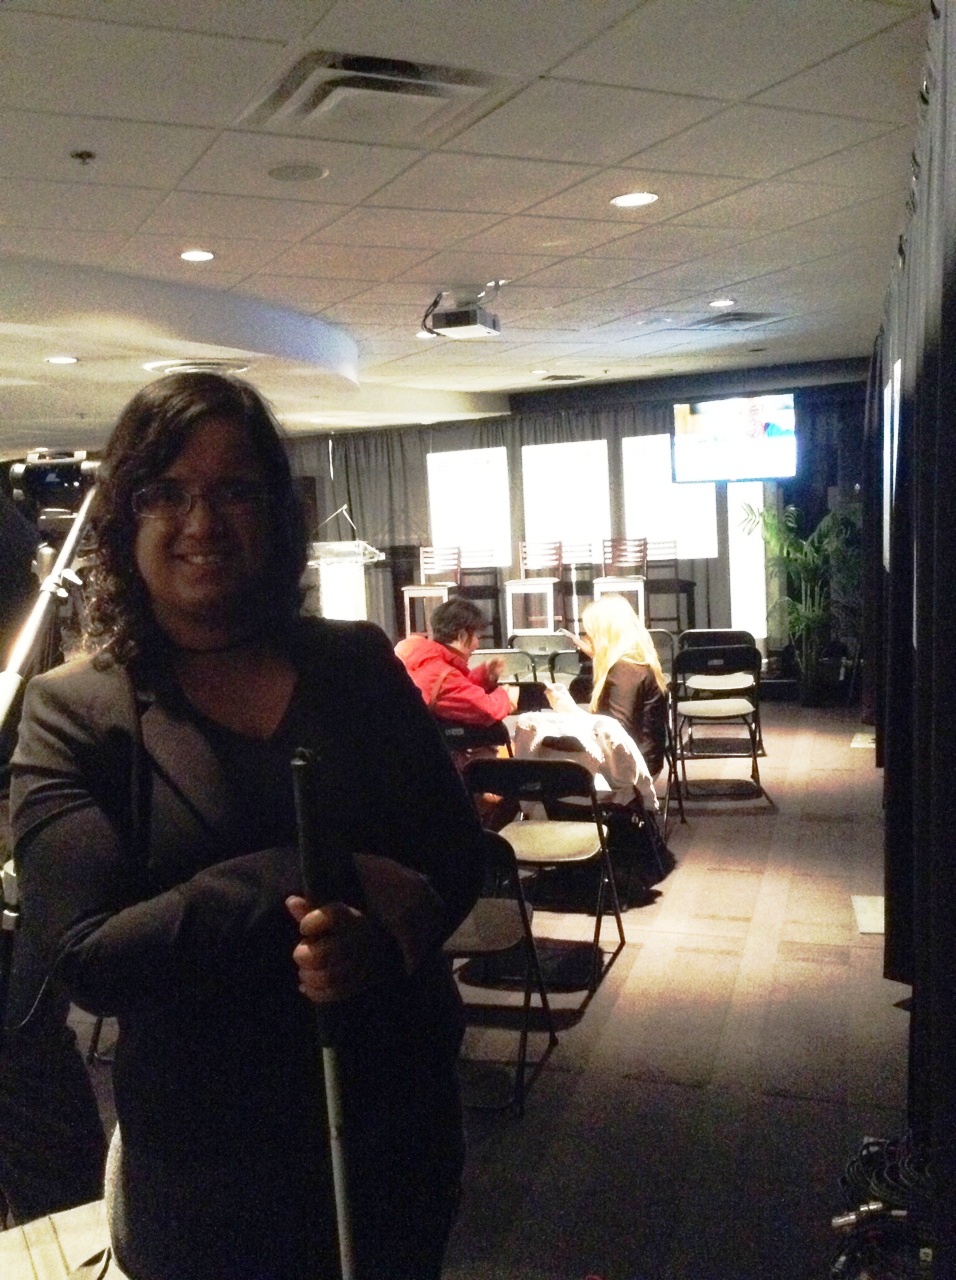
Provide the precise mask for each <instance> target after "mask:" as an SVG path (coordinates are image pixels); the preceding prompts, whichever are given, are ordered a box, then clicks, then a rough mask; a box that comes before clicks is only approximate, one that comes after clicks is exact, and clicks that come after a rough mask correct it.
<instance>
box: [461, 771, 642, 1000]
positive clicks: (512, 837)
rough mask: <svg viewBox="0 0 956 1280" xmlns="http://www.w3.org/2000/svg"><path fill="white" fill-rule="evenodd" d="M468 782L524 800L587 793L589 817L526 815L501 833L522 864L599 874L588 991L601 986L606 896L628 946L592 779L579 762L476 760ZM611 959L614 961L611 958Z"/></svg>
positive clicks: (553, 800) (550, 801) (547, 802)
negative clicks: (574, 868) (585, 868)
mask: <svg viewBox="0 0 956 1280" xmlns="http://www.w3.org/2000/svg"><path fill="white" fill-rule="evenodd" d="M464 777H465V782H466V784H467V786H468V788H469V790H470V791H471V792H472V793H489V792H490V793H492V794H494V795H498V796H502V797H505V798H511V799H514V800H517V801H519V802H521V803H534V804H541V805H543V806H544V810H545V813H547V812H548V809H549V807H550V806H552V805H554V804H557V803H560V802H561V801H563V800H569V799H574V798H576V797H581V798H584V799H585V800H586V801H587V805H586V808H585V810H584V812H585V813H586V815H587V817H586V818H583V817H582V820H580V821H570V822H565V821H559V820H553V819H551V818H548V817H545V818H529V817H524V818H521V819H519V820H517V821H515V822H509V823H508V824H507V826H505V827H502V829H501V834H502V835H503V836H504V837H505V839H506V840H507V841H508V843H509V844H510V845H511V847H512V848H513V849H514V852H515V857H516V858H517V860H518V865H519V866H521V867H529V868H530V867H534V868H538V869H545V868H549V869H552V868H556V867H568V866H576V865H586V864H591V865H593V866H594V869H595V872H596V878H597V893H596V896H595V907H594V938H593V962H592V966H591V981H590V990H591V991H594V990H595V989H596V987H597V983H598V979H599V978H600V976H601V973H602V972H603V964H602V962H603V956H602V952H601V925H602V923H603V918H604V913H605V909H606V901H607V898H608V897H609V898H610V902H611V909H612V911H613V914H614V919H615V921H616V923H617V931H618V937H619V939H620V946H619V947H618V948H617V950H615V952H614V955H613V956H612V957H611V960H613V959H614V956H616V955H617V954H618V951H620V949H621V948H622V947H623V946H624V943H625V937H624V922H623V920H622V918H621V904H620V902H619V900H618V896H617V888H616V886H615V883H614V875H613V869H612V866H611V860H610V855H609V854H608V847H607V836H606V832H605V829H604V824H603V822H602V820H601V809H600V805H599V803H598V798H597V794H596V792H595V789H594V780H593V778H592V776H591V774H590V773H589V772H588V770H587V769H586V768H585V767H584V765H581V764H572V763H569V762H567V761H562V760H517V759H515V760H474V761H471V762H470V763H469V764H467V765H466V766H465V770H464ZM609 963H610V962H609Z"/></svg>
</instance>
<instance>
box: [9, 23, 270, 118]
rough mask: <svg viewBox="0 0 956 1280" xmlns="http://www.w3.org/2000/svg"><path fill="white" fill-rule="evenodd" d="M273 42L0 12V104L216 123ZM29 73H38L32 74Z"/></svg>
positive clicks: (260, 67)
mask: <svg viewBox="0 0 956 1280" xmlns="http://www.w3.org/2000/svg"><path fill="white" fill-rule="evenodd" d="M283 56H284V55H283V49H282V45H280V44H274V43H265V42H262V41H256V40H242V39H234V38H231V37H226V36H213V35H204V34H198V33H195V32H184V31H170V30H166V31H162V30H158V29H157V28H155V27H152V26H145V25H144V26H136V27H133V26H126V25H124V24H121V23H116V22H84V21H81V20H80V21H78V20H67V19H63V18H51V17H46V16H43V15H40V14H33V13H17V12H11V11H8V10H6V8H5V9H4V10H2V11H0V107H6V106H17V107H19V108H20V109H21V110H26V111H46V112H69V113H71V114H76V115H82V116H109V115H113V114H117V113H116V111H115V104H116V103H117V102H121V103H122V116H123V118H125V119H127V120H148V121H151V122H154V123H155V122H161V123H164V124H189V125H219V126H223V125H226V124H228V123H229V121H230V120H231V119H232V118H233V117H234V116H235V115H236V114H237V113H238V112H239V111H240V110H241V109H242V107H243V106H244V105H245V104H246V102H247V101H248V98H249V93H250V89H251V88H254V87H255V86H256V85H257V84H259V82H260V81H262V80H263V79H264V78H265V77H267V76H269V75H271V74H272V73H273V72H274V71H275V70H276V69H277V67H278V66H279V65H280V60H281V59H282V58H283ZM38 67H42V68H43V71H44V74H43V75H37V74H36V71H37V68H38Z"/></svg>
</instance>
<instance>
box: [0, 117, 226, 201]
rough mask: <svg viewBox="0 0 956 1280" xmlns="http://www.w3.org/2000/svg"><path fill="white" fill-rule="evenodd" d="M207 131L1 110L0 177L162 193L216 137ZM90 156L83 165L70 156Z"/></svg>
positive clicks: (174, 126) (210, 131)
mask: <svg viewBox="0 0 956 1280" xmlns="http://www.w3.org/2000/svg"><path fill="white" fill-rule="evenodd" d="M215 136H216V135H215V133H214V132H213V131H212V130H209V129H190V128H186V127H184V126H180V125H157V124H139V123H135V122H130V121H125V120H90V119H73V118H71V117H69V116H48V115H37V114H35V113H33V112H28V111H0V173H2V174H3V175H4V176H6V177H10V178H18V177H19V178H43V179H47V180H49V181H53V182H79V183H98V182H105V183H108V184H110V185H112V186H138V187H154V188H158V189H161V188H164V187H168V186H171V185H174V184H175V183H176V181H177V180H178V179H179V178H180V177H181V175H182V174H184V173H186V172H187V171H188V170H189V169H190V168H191V167H192V165H193V164H195V162H196V160H197V159H198V158H199V156H201V155H202V153H203V152H204V151H205V149H206V148H207V147H208V146H209V144H210V143H211V142H212V141H213V139H214V138H215ZM80 150H82V151H92V152H93V154H94V157H95V158H94V159H93V160H91V161H89V163H86V164H83V163H81V162H80V161H79V160H76V159H73V158H72V157H71V155H70V152H71V151H80Z"/></svg>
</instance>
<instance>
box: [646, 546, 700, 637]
mask: <svg viewBox="0 0 956 1280" xmlns="http://www.w3.org/2000/svg"><path fill="white" fill-rule="evenodd" d="M679 572H680V571H679V567H678V563H677V543H676V542H648V544H647V581H646V582H645V586H644V589H645V591H646V592H647V596H648V615H649V616H653V619H654V622H655V624H656V625H658V626H660V625H664V626H667V627H668V630H670V629H671V628H670V625H669V624H670V623H673V624H674V625H673V630H674V631H676V632H678V633H679V632H681V631H683V630H685V629H686V628H693V627H695V626H696V625H697V624H696V620H695V619H696V615H695V610H694V587H695V584H694V582H693V581H692V580H691V579H690V578H681V577H680V576H679ZM653 596H665V597H666V596H669V597H670V598H671V600H673V607H672V608H671V609H666V610H664V611H662V612H661V613H658V611H657V609H656V607H655V604H654V601H653V599H652V597H653ZM682 600H683V602H684V607H685V610H686V613H687V622H686V624H685V623H684V622H683V621H682V619H681V601H682Z"/></svg>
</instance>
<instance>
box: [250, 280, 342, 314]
mask: <svg viewBox="0 0 956 1280" xmlns="http://www.w3.org/2000/svg"><path fill="white" fill-rule="evenodd" d="M364 288H365V282H364V281H362V280H316V279H313V278H311V277H309V276H299V275H295V276H282V275H269V274H267V273H265V272H258V273H256V274H255V275H253V276H249V277H247V278H246V279H245V280H243V282H242V292H243V293H248V294H251V295H252V296H253V297H255V298H262V299H264V300H265V301H266V302H275V303H276V304H278V305H280V306H284V307H294V308H295V309H296V310H297V311H305V312H308V313H314V312H316V311H322V310H323V309H324V308H325V307H330V306H332V305H333V304H334V303H336V302H341V301H342V300H343V299H345V298H350V297H352V296H353V294H356V293H361V292H362V291H363V290H364Z"/></svg>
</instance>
